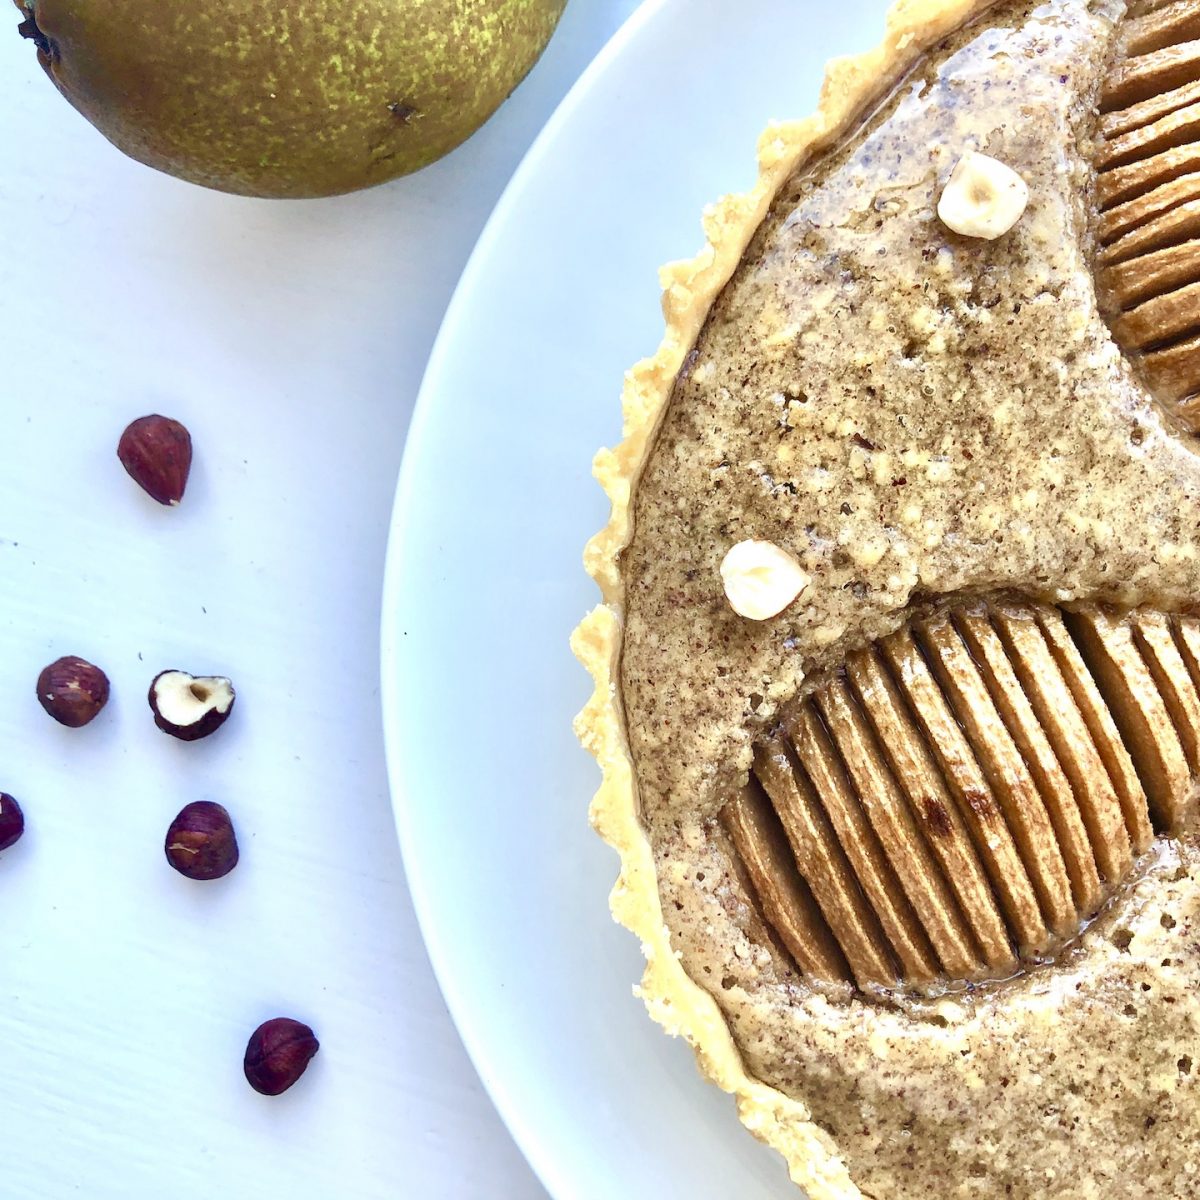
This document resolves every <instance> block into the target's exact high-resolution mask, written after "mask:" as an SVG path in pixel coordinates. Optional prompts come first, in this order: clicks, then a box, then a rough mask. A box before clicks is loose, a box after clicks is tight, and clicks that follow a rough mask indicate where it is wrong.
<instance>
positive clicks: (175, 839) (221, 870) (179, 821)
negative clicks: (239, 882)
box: [163, 800, 238, 879]
mask: <svg viewBox="0 0 1200 1200" xmlns="http://www.w3.org/2000/svg"><path fill="white" fill-rule="evenodd" d="M163 849H164V850H165V851H166V855H167V862H169V863H170V864H171V866H173V867H174V868H175V870H177V871H178V872H179V873H180V875H186V876H187V877H188V878H189V879H220V878H221V876H223V875H228V874H229V872H230V871H232V870H233V868H234V867H236V866H237V863H238V844H237V834H235V833H234V831H233V822H232V821H231V820H230V819H229V813H227V812H226V811H225V809H224V808H222V807H221V805H219V804H214V803H213V802H212V801H211V800H197V801H196V802H195V803H194V804H189V805H188V806H187V807H186V808H184V809H183V810H182V811H181V812H180V814H179V816H177V817H176V818H175V820H173V821H172V822H171V827H170V828H169V829H168V830H167V840H166V842H165V843H164V845H163Z"/></svg>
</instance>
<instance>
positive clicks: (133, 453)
mask: <svg viewBox="0 0 1200 1200" xmlns="http://www.w3.org/2000/svg"><path fill="white" fill-rule="evenodd" d="M117 457H118V458H119V459H120V460H121V465H122V466H123V467H124V468H125V470H126V471H128V472H129V475H130V478H131V479H132V480H133V481H134V483H136V484H137V485H138V486H139V487H140V488H141V489H142V490H143V491H144V492H146V493H147V494H148V495H149V496H151V497H153V498H154V499H155V500H157V501H158V502H159V504H169V505H175V504H178V503H179V502H180V500H182V499H183V493H184V489H185V488H186V487H187V481H188V475H189V473H190V472H191V469H192V435H191V434H190V433H188V431H187V429H186V428H184V426H183V425H181V424H180V423H179V422H178V421H175V420H172V419H171V418H170V417H162V416H159V415H158V414H157V413H153V414H151V415H150V416H148V417H139V418H138V419H137V420H136V421H134V422H133V423H132V424H130V425H128V426H127V427H126V429H125V432H124V433H123V434H121V440H120V441H119V442H118V443H117Z"/></svg>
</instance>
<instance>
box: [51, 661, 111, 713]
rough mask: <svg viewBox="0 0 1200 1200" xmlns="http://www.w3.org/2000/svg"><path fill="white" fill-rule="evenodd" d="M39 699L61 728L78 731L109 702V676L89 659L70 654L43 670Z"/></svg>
mask: <svg viewBox="0 0 1200 1200" xmlns="http://www.w3.org/2000/svg"><path fill="white" fill-rule="evenodd" d="M37 698H38V702H39V703H40V704H41V706H42V707H43V708H44V709H45V710H46V711H47V712H48V713H49V714H50V715H51V716H52V717H53V718H54V719H55V720H56V721H57V722H58V723H59V724H60V725H66V726H68V727H69V728H71V729H78V728H80V726H82V725H86V724H87V723H88V722H89V721H91V720H93V719H94V718H95V717H96V716H97V714H98V713H99V712H100V710H101V709H102V708H103V707H104V706H105V705H106V704H107V703H108V676H107V675H105V673H104V672H103V671H102V670H100V668H99V667H97V666H96V665H95V664H93V663H90V662H88V661H87V659H84V658H76V657H75V656H74V655H68V656H66V657H65V658H59V659H56V660H55V661H54V662H52V663H51V664H50V665H49V666H48V667H45V668H44V669H43V670H42V673H41V674H40V675H39V676H38V681H37Z"/></svg>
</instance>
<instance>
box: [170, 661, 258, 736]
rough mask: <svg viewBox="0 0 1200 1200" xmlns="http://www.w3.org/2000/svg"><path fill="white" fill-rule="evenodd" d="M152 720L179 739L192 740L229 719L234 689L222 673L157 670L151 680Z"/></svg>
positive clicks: (206, 734)
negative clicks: (196, 673) (203, 673)
mask: <svg viewBox="0 0 1200 1200" xmlns="http://www.w3.org/2000/svg"><path fill="white" fill-rule="evenodd" d="M148 699H149V701H150V708H151V710H152V711H153V713H154V723H155V725H157V726H158V727H159V729H161V730H162V731H163V733H169V734H170V735H171V736H172V737H177V738H179V739H180V741H184V742H195V741H198V740H199V739H200V738H205V737H208V735H209V734H210V733H216V731H217V730H218V729H220V728H221V726H222V725H224V724H225V722H226V721H227V720H228V719H229V714H230V713H231V712H232V711H233V702H234V701H235V700H236V699H237V693H236V692H235V691H234V690H233V684H232V683H231V682H230V681H229V680H228V679H226V678H225V676H223V675H189V674H188V673H187V671H177V670H171V671H160V672H159V673H158V674H157V675H155V677H154V681H153V682H152V683H151V684H150V695H149V697H148Z"/></svg>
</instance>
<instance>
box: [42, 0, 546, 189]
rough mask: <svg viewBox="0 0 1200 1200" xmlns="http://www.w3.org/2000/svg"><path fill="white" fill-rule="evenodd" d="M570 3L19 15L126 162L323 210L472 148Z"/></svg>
mask: <svg viewBox="0 0 1200 1200" xmlns="http://www.w3.org/2000/svg"><path fill="white" fill-rule="evenodd" d="M564 4H565V0H344V2H342V3H333V2H332V0H294V2H292V3H289V4H286V5H281V4H278V3H277V2H276V0H244V2H242V3H239V4H233V3H230V2H229V0H216V2H209V3H198V2H196V0H191V2H187V0H185V2H183V3H180V4H161V3H157V2H156V0H36V5H35V4H34V3H33V0H24V2H23V3H19V4H18V7H19V8H20V9H21V10H22V12H23V13H24V14H25V16H26V18H27V21H26V25H29V24H30V21H33V20H36V28H37V32H38V34H39V35H40V38H41V39H44V40H45V42H46V43H48V44H50V45H52V46H53V47H54V54H53V56H50V55H47V54H45V53H41V54H40V55H39V57H40V58H41V61H42V65H43V66H44V67H45V69H46V72H47V74H48V75H49V76H50V78H51V79H52V80H53V81H54V83H55V84H56V86H57V87H58V89H59V90H60V91H61V92H62V93H63V95H64V96H65V97H66V98H67V99H68V100H69V101H70V102H71V104H73V105H74V106H75V108H77V109H78V110H79V111H80V112H81V113H82V114H83V115H84V116H85V117H86V118H87V119H88V120H89V121H91V123H92V124H93V125H95V126H96V128H97V129H99V130H100V132H101V133H103V134H104V135H105V136H106V137H107V138H108V139H109V140H110V141H111V142H113V143H114V144H115V145H116V146H118V147H119V148H120V149H121V150H123V151H124V152H125V153H126V154H128V155H130V156H131V157H133V158H135V159H137V160H139V161H140V162H143V163H146V164H147V165H148V166H152V167H156V168H158V169H159V170H162V171H166V172H168V173H169V174H171V175H176V176H178V177H179V178H181V179H186V180H190V181H191V182H193V183H198V184H202V185H204V186H206V187H212V188H217V189H219V190H221V191H227V192H235V193H239V194H242V195H251V196H279V197H311V196H328V195H335V194H338V193H341V192H349V191H354V190H356V189H358V188H363V187H369V186H372V185H373V184H377V183H382V182H384V181H385V180H388V179H393V178H395V177H396V176H398V175H404V174H407V173H409V172H411V171H415V170H417V169H419V168H420V167H423V166H425V165H427V164H428V163H431V162H433V161H435V160H436V159H438V158H441V157H442V156H443V155H444V154H446V153H448V152H449V151H450V150H452V149H453V148H454V147H455V146H457V145H458V144H459V143H460V142H462V141H464V140H465V139H466V138H468V137H470V136H471V134H472V133H474V132H475V130H477V129H478V128H479V127H480V126H481V125H482V124H483V123H484V122H485V121H486V120H487V119H488V117H490V116H491V115H492V113H493V112H495V110H496V109H497V108H498V107H499V106H500V104H502V103H503V101H504V100H505V99H506V98H507V96H508V95H509V94H510V93H511V92H512V90H513V89H514V88H515V87H516V86H517V85H518V84H519V83H520V82H521V80H522V79H523V78H524V77H525V75H526V74H527V73H528V71H529V69H530V68H531V67H532V66H533V64H534V63H535V62H536V61H537V59H538V57H539V55H540V54H541V52H542V50H543V49H544V48H545V46H546V43H547V42H548V41H549V39H550V35H551V34H552V33H553V31H554V28H555V25H556V24H557V22H558V18H559V16H560V15H561V12H562V9H563V6H564ZM35 9H36V17H35V16H34V10H35ZM27 36H29V35H28V34H27ZM38 44H39V46H40V45H42V44H44V43H43V42H42V41H39V43H38Z"/></svg>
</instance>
